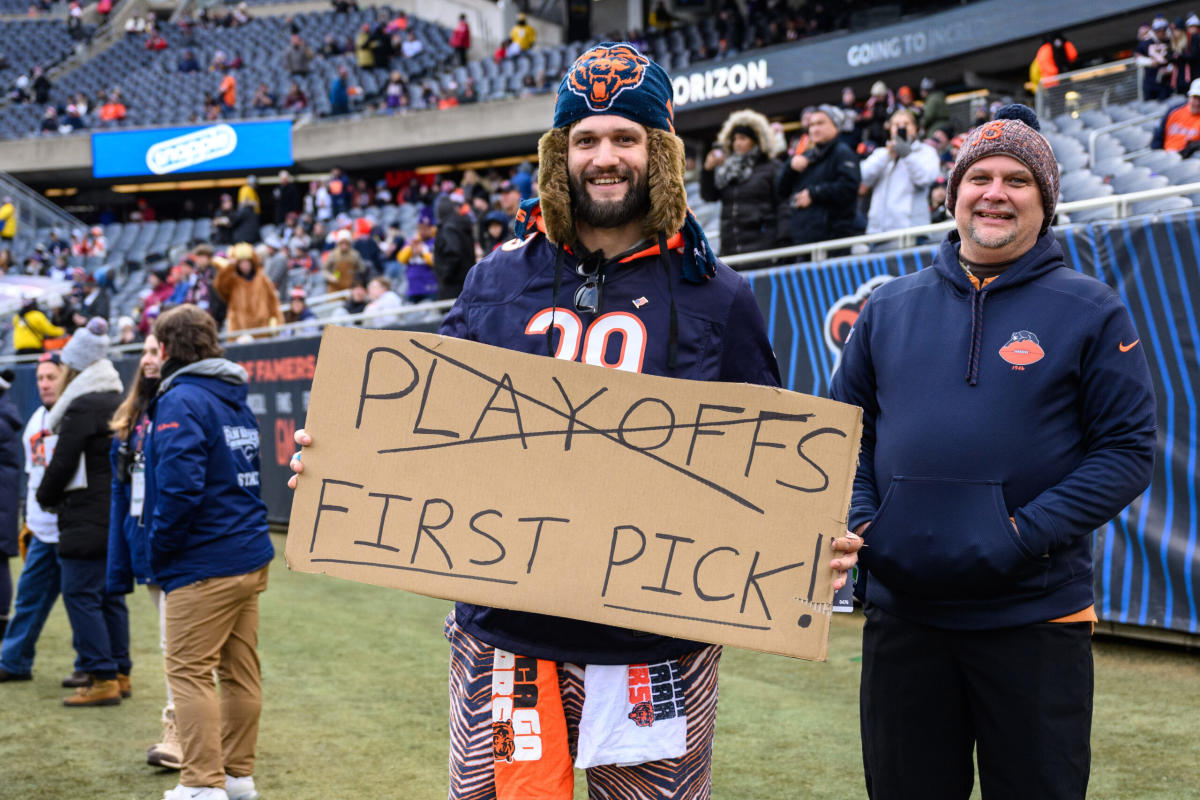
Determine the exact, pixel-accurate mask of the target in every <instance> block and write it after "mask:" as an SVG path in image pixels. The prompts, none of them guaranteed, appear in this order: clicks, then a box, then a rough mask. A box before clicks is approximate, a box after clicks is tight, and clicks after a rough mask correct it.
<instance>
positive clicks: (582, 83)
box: [567, 45, 650, 112]
mask: <svg viewBox="0 0 1200 800" xmlns="http://www.w3.org/2000/svg"><path fill="white" fill-rule="evenodd" d="M648 66H650V60H649V59H647V58H646V57H645V56H644V55H642V54H641V53H639V52H638V51H637V50H634V49H633V48H632V47H629V46H626V45H609V46H604V45H601V46H599V47H595V48H593V49H591V50H589V51H588V52H586V53H584V54H583V55H582V56H580V57H579V59H578V60H577V61H576V62H575V66H574V67H573V68H572V69H571V72H570V73H569V74H568V76H567V88H568V89H570V90H571V91H572V92H574V93H575V94H577V95H579V96H580V97H582V98H583V99H584V101H586V102H587V104H588V108H590V109H591V110H592V111H595V112H602V111H607V110H609V109H610V108H611V107H612V104H613V101H615V100H616V99H617V97H618V96H619V95H620V94H621V92H623V91H625V90H626V89H636V88H637V87H639V86H641V85H642V81H644V80H645V79H646V67H648Z"/></svg>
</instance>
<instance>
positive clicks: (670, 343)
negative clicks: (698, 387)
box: [658, 231, 679, 370]
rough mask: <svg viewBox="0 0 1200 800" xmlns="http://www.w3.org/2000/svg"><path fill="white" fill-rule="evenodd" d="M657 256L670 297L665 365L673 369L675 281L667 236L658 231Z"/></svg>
mask: <svg viewBox="0 0 1200 800" xmlns="http://www.w3.org/2000/svg"><path fill="white" fill-rule="evenodd" d="M658 257H659V259H661V260H662V263H663V268H665V269H666V271H667V296H668V297H669V298H670V299H671V322H670V329H669V330H670V332H669V334H668V336H667V367H668V368H669V369H672V370H673V369H675V367H676V365H677V363H678V360H679V359H678V350H679V313H678V312H677V311H676V310H675V282H674V281H672V280H671V259H670V258H669V257H668V256H667V237H666V234H664V233H663V232H662V231H659V232H658Z"/></svg>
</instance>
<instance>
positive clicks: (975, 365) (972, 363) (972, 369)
mask: <svg viewBox="0 0 1200 800" xmlns="http://www.w3.org/2000/svg"><path fill="white" fill-rule="evenodd" d="M985 299H987V291H986V290H984V291H979V290H978V289H971V352H970V354H969V355H968V356H967V385H968V386H974V385H975V384H977V383H978V382H979V354H980V352H981V351H982V350H983V301H984V300H985Z"/></svg>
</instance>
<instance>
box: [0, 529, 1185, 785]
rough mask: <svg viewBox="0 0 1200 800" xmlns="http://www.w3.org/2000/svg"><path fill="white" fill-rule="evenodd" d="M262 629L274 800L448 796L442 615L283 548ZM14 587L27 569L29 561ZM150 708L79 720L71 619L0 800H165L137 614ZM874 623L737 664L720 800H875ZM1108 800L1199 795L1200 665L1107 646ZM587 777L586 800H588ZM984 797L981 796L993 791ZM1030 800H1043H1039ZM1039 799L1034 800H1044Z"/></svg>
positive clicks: (154, 655) (16, 744)
mask: <svg viewBox="0 0 1200 800" xmlns="http://www.w3.org/2000/svg"><path fill="white" fill-rule="evenodd" d="M274 538H275V544H276V548H277V550H278V551H279V553H280V555H279V556H278V557H277V558H276V562H275V564H274V565H273V566H272V574H271V585H270V588H269V589H268V591H267V593H266V594H265V595H263V598H262V621H261V624H260V627H259V638H260V647H259V651H260V654H261V656H262V664H263V685H264V708H263V717H262V729H261V732H260V736H259V749H258V767H257V769H256V771H255V773H256V780H257V783H258V787H259V791H260V792H261V793H262V796H263V798H264V800H307V799H308V798H312V800H333V799H334V798H384V797H387V798H413V799H414V800H422V799H423V798H429V799H430V800H435V799H437V798H444V797H445V796H446V736H447V734H446V656H447V651H446V644H445V641H444V640H443V639H442V636H441V625H442V619H443V617H444V616H445V614H446V611H447V610H448V609H449V604H448V603H446V602H445V601H441V600H431V599H428V598H424V597H418V596H415V595H410V594H406V593H403V592H398V591H394V590H389V589H381V588H378V587H373V586H365V585H360V584H355V583H349V582H346V581H342V580H338V579H334V578H328V577H324V576H315V575H302V574H296V573H291V572H289V571H288V570H287V567H286V566H285V564H284V562H283V558H282V550H283V539H282V538H281V537H278V536H276V537H274ZM13 564H14V572H15V571H16V569H17V568H18V567H17V564H18V562H17V561H16V560H14V562H13ZM129 604H130V616H131V626H132V636H133V650H134V660H135V666H134V671H133V681H134V696H133V698H132V699H131V700H127V701H125V702H124V703H122V704H121V705H120V706H117V707H109V708H90V709H68V708H64V707H63V706H62V705H61V703H60V699H61V698H62V697H63V696H64V695H65V694H66V693H67V692H68V690H65V689H62V688H60V687H59V680H60V679H61V678H62V677H63V676H64V675H65V674H67V673H68V672H70V671H71V660H72V658H73V655H72V651H71V648H70V641H69V637H70V632H69V628H68V626H67V621H66V615H65V614H64V613H63V610H62V605H61V603H60V604H59V605H57V606H56V607H55V610H54V612H53V614H52V615H51V617H50V622H49V624H48V625H47V628H46V631H45V633H44V634H43V635H42V639H41V643H40V649H39V653H38V660H37V664H36V666H35V668H34V679H33V681H31V682H27V683H10V684H3V685H0V797H3V798H13V800H33V799H34V798H37V799H39V800H41V799H44V800H66V799H68V798H71V799H72V800H73V799H74V798H88V800H110V799H111V800H125V799H126V798H138V800H157V798H160V797H161V796H162V792H163V791H164V790H166V789H168V788H170V787H172V786H174V785H175V782H176V780H177V773H173V772H169V771H161V770H158V769H156V768H153V767H149V766H147V765H146V763H145V758H144V754H145V750H146V748H147V747H148V746H149V745H151V744H153V743H154V742H155V741H156V740H157V736H158V734H159V721H158V720H159V711H160V709H161V708H162V705H163V702H164V688H163V673H162V660H161V657H160V654H159V651H158V632H157V622H156V619H155V616H154V612H153V608H152V606H151V604H150V600H149V598H148V595H147V594H146V592H145V590H144V589H142V590H139V591H138V592H137V593H136V594H134V595H131V596H130V597H129ZM861 625H862V617H861V615H859V614H853V615H835V619H834V625H833V632H832V635H831V641H830V648H829V653H830V655H829V660H828V662H826V663H823V664H812V663H807V662H802V661H794V660H791V659H787V658H783V657H781V656H771V655H763V654H759V653H752V652H749V651H744V650H735V649H732V648H730V649H727V650H726V651H725V655H724V658H723V663H722V666H721V701H720V715H719V718H718V721H717V736H716V744H715V752H714V766H713V795H714V797H717V798H739V799H740V798H747V799H750V798H807V797H821V798H833V799H834V800H838V799H840V798H862V797H865V796H866V792H865V791H864V789H863V782H862V767H861V759H860V753H859V739H858V710H857V706H858V674H859V660H860V645H859V629H860V627H861ZM1095 653H1096V713H1095V722H1094V726H1093V736H1092V748H1093V759H1092V782H1091V792H1090V793H1089V797H1092V798H1114V799H1115V798H1156V799H1158V800H1167V798H1195V797H1197V796H1200V656H1197V655H1196V654H1188V653H1184V652H1181V651H1178V650H1170V649H1163V648H1156V647H1151V646H1146V645H1140V644H1130V643H1125V642H1118V641H1112V640H1098V641H1097V642H1096V646H1095ZM583 783H584V782H583V777H582V775H581V774H577V782H576V797H577V798H583V797H585V796H586V790H585V788H584V785H583ZM976 796H978V789H976ZM1022 800H1026V799H1022ZM1027 800H1034V798H1028V799H1027Z"/></svg>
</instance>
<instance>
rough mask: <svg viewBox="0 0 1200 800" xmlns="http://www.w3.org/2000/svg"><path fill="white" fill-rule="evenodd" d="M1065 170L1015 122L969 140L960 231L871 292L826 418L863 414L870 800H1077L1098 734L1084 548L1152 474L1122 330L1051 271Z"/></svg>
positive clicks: (1141, 398) (1081, 283)
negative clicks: (837, 412) (847, 406)
mask: <svg viewBox="0 0 1200 800" xmlns="http://www.w3.org/2000/svg"><path fill="white" fill-rule="evenodd" d="M1057 197H1058V165H1057V163H1056V161H1055V158H1054V153H1053V152H1052V151H1051V149H1050V145H1049V143H1048V142H1047V141H1046V139H1045V138H1044V137H1042V135H1041V134H1040V133H1039V125H1038V120H1037V117H1036V116H1035V115H1034V113H1033V112H1032V111H1031V110H1030V109H1028V108H1026V107H1025V106H1007V107H1005V108H1003V109H1001V110H1000V111H999V112H998V115H997V118H996V119H995V120H993V121H991V122H988V123H986V124H984V125H983V126H981V127H979V128H977V129H976V130H975V131H973V132H972V133H971V134H970V135H969V136H968V138H967V141H966V142H965V143H964V145H963V149H962V151H961V152H960V154H959V158H958V162H957V164H956V165H955V167H954V171H953V172H952V173H951V176H950V183H949V186H948V189H947V197H946V207H947V208H949V209H952V210H953V214H954V219H955V222H956V224H957V229H956V230H955V231H952V232H950V233H949V234H948V235H947V237H946V239H944V240H943V241H942V243H941V246H940V248H939V249H938V252H937V255H936V256H935V258H934V262H933V265H932V266H931V267H929V268H927V269H923V270H920V271H919V272H915V273H911V274H908V275H905V276H902V277H899V278H896V279H894V280H891V281H888V282H886V283H883V284H882V285H880V286H879V287H878V288H876V289H875V291H874V292H873V293H872V295H871V296H870V298H869V299H868V300H867V303H866V305H865V306H864V308H863V311H862V314H861V315H860V316H859V318H858V320H857V322H856V323H855V325H854V328H853V329H852V331H851V333H850V336H849V338H848V339H847V341H846V345H845V349H844V350H843V353H842V359H841V363H840V365H839V366H838V369H837V371H836V373H835V375H834V377H833V380H832V383H831V392H832V396H833V398H834V399H835V400H840V401H842V402H845V403H853V404H855V405H858V406H861V407H862V408H863V437H862V451H861V454H860V458H859V465H858V473H857V476H856V477H855V481H854V492H853V498H852V500H851V505H850V515H849V526H850V527H851V528H852V529H853V530H854V531H855V532H856V533H858V534H860V535H861V536H863V538H864V539H865V540H866V544H865V545H864V549H863V550H862V553H861V555H860V559H861V563H862V565H863V567H864V568H865V578H864V577H863V576H862V573H860V577H859V580H858V583H857V585H856V587H855V588H856V593H857V594H858V595H859V596H860V597H861V598H862V599H863V600H864V610H865V613H866V617H867V621H866V625H865V626H864V628H863V666H862V687H861V690H860V698H861V708H860V714H861V728H862V744H863V763H864V766H865V769H866V780H867V793H868V794H869V795H870V797H872V798H875V799H877V800H878V799H881V798H884V799H886V798H911V797H937V798H961V800H966V798H967V797H969V796H970V794H971V789H972V785H973V783H974V763H973V751H974V750H976V749H977V750H978V761H979V773H980V774H979V780H980V785H981V787H982V789H983V794H984V796H985V797H989V796H997V797H1029V798H1033V797H1036V798H1039V800H1051V799H1054V800H1067V799H1070V800H1081V799H1082V798H1083V797H1084V796H1085V795H1086V793H1087V784H1088V773H1089V769H1090V749H1089V741H1090V733H1091V718H1092V686H1093V671H1092V652H1091V634H1092V625H1093V623H1095V622H1096V619H1097V618H1096V612H1095V607H1094V605H1093V593H1092V591H1093V590H1092V585H1093V582H1092V555H1091V542H1092V535H1091V534H1092V531H1093V530H1095V529H1096V528H1099V527H1101V526H1103V525H1104V524H1105V523H1107V522H1108V521H1109V520H1111V519H1112V518H1113V517H1115V516H1116V515H1117V514H1119V513H1120V512H1121V510H1122V509H1123V508H1124V507H1125V506H1126V505H1128V504H1129V503H1130V502H1132V501H1133V500H1135V499H1136V498H1137V497H1138V495H1140V494H1141V493H1142V492H1143V491H1144V490H1145V488H1146V486H1147V485H1148V484H1149V482H1150V475H1151V471H1152V469H1153V466H1154V440H1155V399H1154V390H1153V386H1152V384H1151V380H1150V373H1149V368H1148V366H1147V364H1146V356H1145V353H1144V351H1143V349H1142V347H1141V345H1140V344H1139V337H1138V333H1137V331H1136V330H1134V327H1133V322H1132V320H1131V319H1130V316H1129V313H1128V311H1126V309H1125V307H1124V306H1123V305H1122V303H1121V300H1120V298H1119V297H1118V296H1117V294H1116V293H1115V292H1114V291H1113V290H1112V289H1110V288H1109V287H1108V286H1106V285H1105V284H1104V283H1102V282H1100V281H1098V280H1096V279H1094V278H1091V277H1088V276H1085V275H1082V274H1081V273H1078V272H1076V271H1074V270H1072V269H1070V268H1068V267H1067V266H1065V265H1064V263H1063V253H1062V250H1061V249H1060V247H1059V245H1058V242H1057V240H1056V239H1055V238H1054V235H1053V234H1052V233H1050V232H1049V227H1050V222H1051V220H1053V218H1054V208H1055V201H1056V199H1057Z"/></svg>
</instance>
